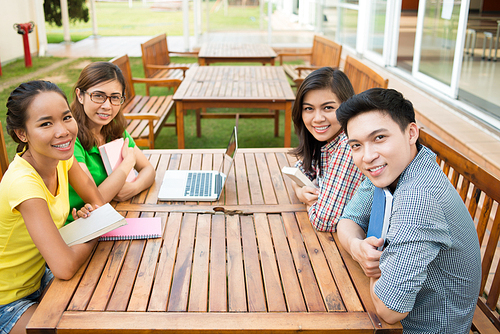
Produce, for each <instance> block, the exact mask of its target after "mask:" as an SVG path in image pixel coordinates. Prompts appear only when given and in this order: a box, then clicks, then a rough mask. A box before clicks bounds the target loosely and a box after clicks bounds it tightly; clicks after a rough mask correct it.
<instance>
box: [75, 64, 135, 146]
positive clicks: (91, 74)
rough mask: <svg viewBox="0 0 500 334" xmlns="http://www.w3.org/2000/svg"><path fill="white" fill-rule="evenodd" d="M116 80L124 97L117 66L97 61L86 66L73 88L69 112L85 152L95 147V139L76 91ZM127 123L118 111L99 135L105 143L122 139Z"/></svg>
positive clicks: (123, 84) (122, 83) (122, 80)
mask: <svg viewBox="0 0 500 334" xmlns="http://www.w3.org/2000/svg"><path fill="white" fill-rule="evenodd" d="M113 80H117V81H118V82H119V83H120V84H121V85H122V95H123V96H125V85H126V83H125V78H124V77H123V73H122V71H121V70H120V68H119V67H118V66H116V65H115V64H112V63H109V62H105V61H98V62H94V63H92V64H89V65H87V66H86V67H85V68H84V69H83V70H82V73H80V77H79V78H78V81H77V82H76V84H75V87H74V88H73V102H72V103H71V112H72V113H73V117H75V119H76V122H77V123H78V139H80V143H81V144H82V146H83V148H84V149H85V150H90V149H91V148H92V147H94V146H97V145H98V142H97V138H95V137H94V135H93V134H92V132H91V131H90V126H89V123H90V119H89V118H88V117H87V114H86V113H85V110H84V108H83V104H81V103H80V101H78V96H77V94H76V89H77V88H79V89H80V92H84V91H87V90H88V89H89V88H91V87H93V86H95V85H98V84H100V83H102V82H108V81H113ZM126 125H127V122H126V120H125V117H124V116H123V113H122V111H121V108H120V111H118V113H117V114H116V116H115V118H113V120H112V121H111V122H109V123H108V124H106V125H105V126H103V127H102V129H101V134H102V135H103V137H104V139H105V140H106V141H111V140H115V139H118V138H121V137H123V132H124V131H125V127H126Z"/></svg>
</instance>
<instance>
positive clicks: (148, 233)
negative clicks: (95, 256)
mask: <svg viewBox="0 0 500 334" xmlns="http://www.w3.org/2000/svg"><path fill="white" fill-rule="evenodd" d="M125 220H126V221H127V225H124V226H122V227H119V228H117V229H115V230H113V231H111V232H108V233H106V234H103V235H101V237H100V238H99V241H108V240H130V239H149V238H160V237H161V218H160V217H153V218H125Z"/></svg>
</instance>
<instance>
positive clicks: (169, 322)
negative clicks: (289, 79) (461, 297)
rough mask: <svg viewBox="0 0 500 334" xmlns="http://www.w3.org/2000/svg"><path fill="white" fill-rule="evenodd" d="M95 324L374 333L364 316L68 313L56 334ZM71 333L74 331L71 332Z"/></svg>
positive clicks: (126, 329)
mask: <svg viewBox="0 0 500 334" xmlns="http://www.w3.org/2000/svg"><path fill="white" fill-rule="evenodd" d="M95 323H100V324H102V325H101V326H102V327H103V328H104V329H105V330H106V333H116V334H118V333H127V334H139V333H144V332H147V333H151V332H153V331H154V330H156V329H158V328H170V329H171V331H172V332H175V333H214V334H215V333H228V334H230V333H235V334H236V333H240V334H241V333H242V332H245V333H262V334H271V333H287V334H288V333H315V334H323V333H325V334H326V333H331V332H332V331H337V332H343V333H346V332H347V333H353V334H364V333H373V326H372V324H371V322H370V319H369V318H368V317H367V315H366V313H360V312H353V313H344V312H339V313H285V314H283V313H262V312H255V313H248V312H247V313H200V312H198V313H189V312H168V313H157V312H147V313H146V312H137V313H134V316H133V317H131V316H130V314H129V313H128V312H106V313H104V312H92V313H89V312H86V313H84V312H74V311H73V312H67V313H66V314H65V315H64V316H63V317H62V318H61V322H60V325H59V328H60V330H59V333H68V332H69V331H70V330H80V333H91V332H93V331H94V330H95V327H96V326H95ZM71 332H73V331H71Z"/></svg>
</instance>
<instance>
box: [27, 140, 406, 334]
mask: <svg viewBox="0 0 500 334" xmlns="http://www.w3.org/2000/svg"><path fill="white" fill-rule="evenodd" d="M222 152H223V150H149V151H145V154H146V155H147V156H148V157H149V159H150V161H151V163H152V164H153V165H154V166H155V168H156V170H157V174H156V182H155V183H154V184H153V186H152V187H151V188H150V189H149V190H145V191H144V192H142V193H141V194H139V195H137V196H136V197H134V198H133V199H132V200H130V201H127V202H122V203H119V204H118V205H117V206H116V208H117V210H119V211H120V212H121V213H122V214H123V215H125V216H127V217H137V216H143V217H144V216H145V217H150V216H157V217H161V219H162V227H163V231H164V232H163V237H162V238H157V239H149V240H134V241H115V242H113V241H106V242H100V243H99V244H98V245H97V248H96V250H95V252H94V254H93V255H92V257H91V258H90V260H89V261H88V263H87V264H86V265H84V266H83V267H82V268H81V269H80V270H79V271H78V273H77V274H76V275H75V276H74V277H73V278H72V279H71V280H69V281H61V280H57V279H56V280H55V281H54V282H53V283H52V285H51V286H50V288H49V290H48V291H47V294H46V295H45V297H44V298H43V300H42V302H41V303H40V305H39V306H38V309H37V310H36V312H35V314H34V316H33V318H32V320H31V322H30V324H29V326H28V333H55V332H56V331H57V333H151V332H153V331H158V332H159V331H163V332H167V331H171V332H175V333H241V332H242V331H248V332H252V333H255V332H257V331H259V332H260V333H274V332H279V333H292V332H293V333H296V332H298V331H306V332H310V333H327V332H328V333H330V332H331V333H334V332H342V333H345V332H346V330H351V331H350V333H381V332H384V333H401V332H402V328H401V326H400V324H397V325H388V324H386V323H384V322H380V321H379V319H378V318H377V316H376V315H375V313H374V306H373V304H372V303H371V299H370V296H369V291H368V289H369V288H368V285H369V284H368V282H369V281H368V279H367V277H366V276H365V275H364V274H363V272H362V270H361V269H360V267H359V266H358V265H357V263H355V262H354V261H353V260H352V259H351V257H350V256H349V255H348V254H347V253H346V252H345V251H344V250H343V249H342V247H341V246H340V244H339V242H338V240H337V236H336V234H332V233H325V232H316V231H315V230H314V229H313V227H312V225H311V223H310V222H309V219H308V216H307V212H306V210H305V206H304V205H303V204H301V203H299V201H298V199H297V198H296V197H295V194H294V192H293V190H292V187H291V183H290V180H289V179H288V178H283V176H282V174H281V171H280V170H281V168H282V167H283V166H289V165H292V164H293V163H294V161H295V159H294V158H293V157H291V156H289V155H287V154H286V152H287V149H284V148H281V149H240V150H239V151H238V153H237V155H236V158H235V165H234V168H233V169H232V171H231V172H230V174H229V176H228V181H227V184H226V187H225V191H224V193H223V195H222V198H221V199H220V200H219V201H218V202H214V203H210V202H205V203H202V202H200V203H199V204H198V203H189V202H175V203H166V202H159V201H158V200H157V194H158V190H159V187H160V185H161V181H162V179H163V174H164V171H165V170H166V169H185V168H186V169H187V168H191V169H213V168H217V167H218V165H219V164H220V162H221V160H222ZM214 207H223V208H224V209H225V210H226V212H227V214H223V213H214V212H213V211H212V210H213V208H214ZM229 210H239V211H237V212H230V211H229Z"/></svg>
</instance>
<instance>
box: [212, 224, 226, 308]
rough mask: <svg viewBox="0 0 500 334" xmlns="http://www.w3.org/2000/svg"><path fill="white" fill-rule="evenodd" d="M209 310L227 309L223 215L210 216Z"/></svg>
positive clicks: (224, 225)
mask: <svg viewBox="0 0 500 334" xmlns="http://www.w3.org/2000/svg"><path fill="white" fill-rule="evenodd" d="M209 291H210V300H209V305H208V308H209V311H210V312H223V311H227V289H226V224H225V217H224V216H222V215H214V216H213V217H212V234H211V243H210V290H209Z"/></svg>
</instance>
